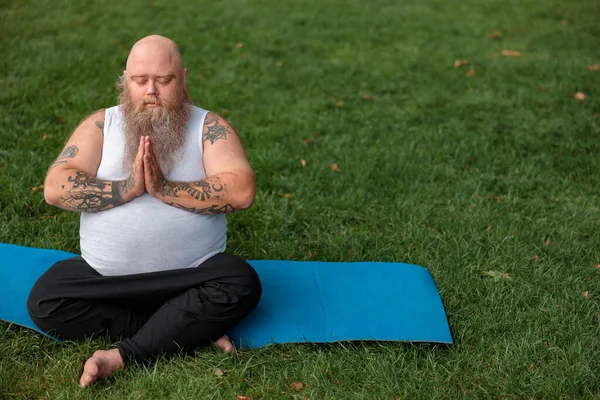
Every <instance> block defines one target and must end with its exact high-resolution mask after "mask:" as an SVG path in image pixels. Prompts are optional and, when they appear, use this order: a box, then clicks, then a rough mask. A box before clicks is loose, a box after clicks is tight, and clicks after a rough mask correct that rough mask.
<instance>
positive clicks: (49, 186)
mask: <svg viewBox="0 0 600 400" xmlns="http://www.w3.org/2000/svg"><path fill="white" fill-rule="evenodd" d="M44 200H46V203H48V204H49V205H51V206H56V205H58V203H59V202H60V195H59V193H58V188H57V187H56V185H55V184H54V182H53V181H52V180H51V179H46V181H45V182H44Z"/></svg>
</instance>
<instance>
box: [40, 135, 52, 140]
mask: <svg viewBox="0 0 600 400" xmlns="http://www.w3.org/2000/svg"><path fill="white" fill-rule="evenodd" d="M51 137H52V135H44V136H42V140H46V139H50V138H51Z"/></svg>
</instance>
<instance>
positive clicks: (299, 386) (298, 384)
mask: <svg viewBox="0 0 600 400" xmlns="http://www.w3.org/2000/svg"><path fill="white" fill-rule="evenodd" d="M290 387H291V388H292V389H294V390H295V391H296V392H299V391H301V390H302V389H304V383H302V382H292V384H291V385H290Z"/></svg>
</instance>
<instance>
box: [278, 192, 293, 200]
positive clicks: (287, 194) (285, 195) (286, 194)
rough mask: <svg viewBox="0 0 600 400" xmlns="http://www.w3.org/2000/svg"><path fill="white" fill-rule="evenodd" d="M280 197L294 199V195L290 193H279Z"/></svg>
mask: <svg viewBox="0 0 600 400" xmlns="http://www.w3.org/2000/svg"><path fill="white" fill-rule="evenodd" d="M278 196H279V197H287V198H288V199H289V198H290V197H292V195H291V194H290V193H278Z"/></svg>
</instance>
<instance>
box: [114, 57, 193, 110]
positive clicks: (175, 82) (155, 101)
mask: <svg viewBox="0 0 600 400" xmlns="http://www.w3.org/2000/svg"><path fill="white" fill-rule="evenodd" d="M173 61H174V60H173V59H172V57H170V56H169V55H168V54H163V55H157V54H152V53H142V54H136V56H135V57H134V58H133V59H132V60H131V63H128V65H127V70H126V71H125V79H126V85H127V89H128V90H129V96H130V99H131V101H132V102H133V104H135V105H136V107H137V108H138V109H140V110H144V109H150V108H155V107H165V103H166V104H168V105H171V106H177V104H174V102H175V101H176V100H177V90H178V89H180V88H181V87H182V86H184V85H186V83H185V78H184V77H185V76H186V75H187V68H186V69H182V68H180V67H178V66H177V65H176V63H175V62H173Z"/></svg>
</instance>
